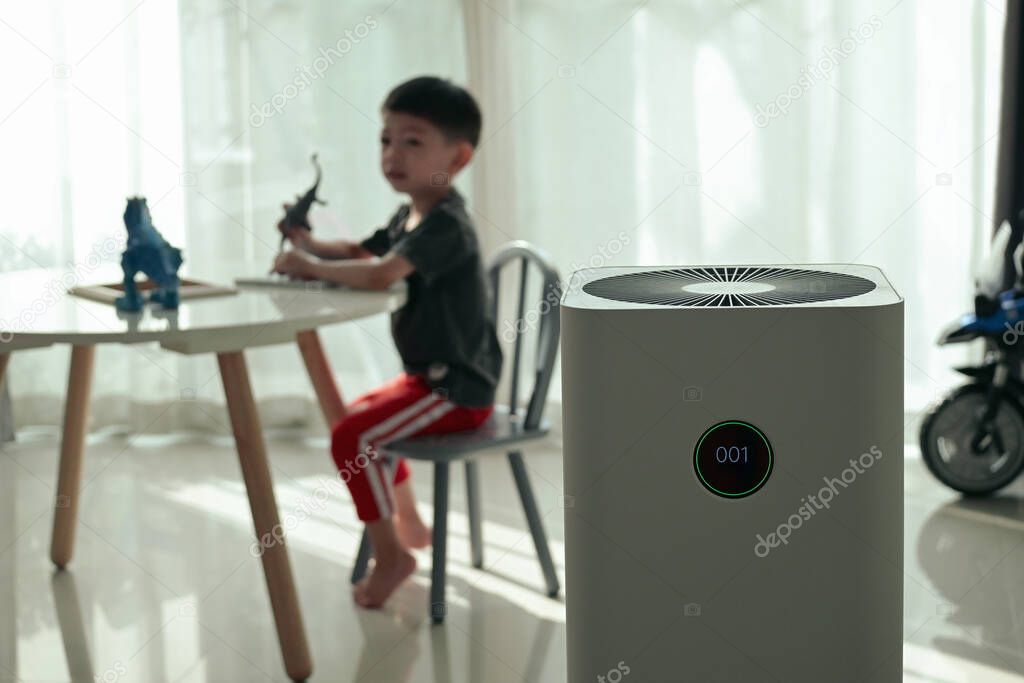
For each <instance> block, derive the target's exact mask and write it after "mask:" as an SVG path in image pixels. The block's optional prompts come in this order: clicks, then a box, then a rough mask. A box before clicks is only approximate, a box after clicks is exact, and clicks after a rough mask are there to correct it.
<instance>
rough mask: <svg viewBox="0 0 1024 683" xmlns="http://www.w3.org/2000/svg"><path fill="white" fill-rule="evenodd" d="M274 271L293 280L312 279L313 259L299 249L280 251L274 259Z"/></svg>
mask: <svg viewBox="0 0 1024 683" xmlns="http://www.w3.org/2000/svg"><path fill="white" fill-rule="evenodd" d="M273 272H275V273H281V274H282V275H287V276H288V277H290V278H292V279H295V280H311V279H313V261H312V260H311V259H310V258H309V257H308V256H306V255H305V254H303V253H302V252H301V251H298V250H296V249H291V250H289V251H282V252H281V253H280V254H278V255H277V258H275V259H274V270H273Z"/></svg>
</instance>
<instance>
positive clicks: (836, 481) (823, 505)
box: [754, 446, 882, 558]
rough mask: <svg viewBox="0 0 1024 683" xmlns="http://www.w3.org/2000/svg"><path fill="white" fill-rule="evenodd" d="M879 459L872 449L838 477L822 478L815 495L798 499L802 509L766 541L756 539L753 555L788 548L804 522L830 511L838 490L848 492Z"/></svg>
mask: <svg viewBox="0 0 1024 683" xmlns="http://www.w3.org/2000/svg"><path fill="white" fill-rule="evenodd" d="M881 459H882V449H880V448H879V447H878V446H872V447H871V448H869V449H868V450H867V452H866V453H861V454H860V457H858V458H850V466H849V467H847V468H846V469H844V470H843V471H842V472H840V473H839V476H838V477H831V478H830V477H822V481H824V482H825V485H824V486H822V487H821V488H820V489H819V490H818V493H817V494H816V495H815V494H812V495H809V496H804V497H803V498H801V499H800V501H801V503H802V504H801V505H800V507H798V508H797V510H796V512H795V513H793V514H792V515H790V516H789V519H787V520H786V521H785V522H783V523H782V524H780V525H779V526H778V528H776V529H775V531H773V532H772V533H770V534H768V537H767V538H763V537H762V536H761V534H758V535H757V543H755V544H754V554H755V555H757V556H758V557H760V558H765V557H768V555H769V554H771V552H772V549H774V548H778V547H779V546H780V545H789V537H790V536H792V535H793V532H794V531H796V530H797V529H799V528H800V527H802V526H803V524H804V522H806V521H808V520H809V519H810V518H811V517H813V516H814V515H816V514H817V513H818V510H822V509H826V510H827V509H828V508H830V507H832V501H833V500H835V498H836V496H838V495H839V487H840V486H841V487H842V488H844V489H845V488H847V487H848V486H849V485H850V484H852V483H853V482H855V481H857V477H859V476H860V475H862V474H864V473H865V472H866V471H868V470H869V469H870V468H871V467H872V466H873V465H874V464H875V463H876V462H878V461H879V460H881Z"/></svg>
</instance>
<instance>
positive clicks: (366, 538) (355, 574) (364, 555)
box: [351, 529, 373, 583]
mask: <svg viewBox="0 0 1024 683" xmlns="http://www.w3.org/2000/svg"><path fill="white" fill-rule="evenodd" d="M372 552H373V548H372V547H371V546H370V534H368V533H367V532H366V529H363V537H362V538H361V539H360V540H359V551H358V552H357V553H356V563H355V564H354V565H353V566H352V578H351V581H352V583H359V582H360V581H362V580H363V577H364V576H366V567H367V565H369V564H370V554H371V553H372Z"/></svg>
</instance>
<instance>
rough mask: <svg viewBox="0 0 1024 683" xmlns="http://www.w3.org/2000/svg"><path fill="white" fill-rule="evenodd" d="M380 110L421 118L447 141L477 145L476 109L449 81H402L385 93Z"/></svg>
mask: <svg viewBox="0 0 1024 683" xmlns="http://www.w3.org/2000/svg"><path fill="white" fill-rule="evenodd" d="M383 108H384V109H385V110H387V111H393V112H398V113H402V114H412V115H413V116H419V117H420V118H424V119H426V120H427V121H430V122H431V123H432V124H434V125H435V126H437V127H438V128H440V129H441V132H442V133H444V135H445V137H447V138H448V139H449V140H465V141H466V142H468V143H469V144H471V145H473V147H476V145H477V143H478V142H479V141H480V126H481V124H482V117H481V115H480V107H478V106H477V104H476V100H474V99H473V96H472V95H470V94H469V91H467V90H466V89H465V88H461V87H459V86H457V85H455V84H454V83H452V82H451V81H448V80H445V79H442V78H437V77H435V76H420V77H418V78H414V79H412V80H409V81H406V82H405V83H402V84H400V85H398V86H395V89H394V90H392V91H391V92H390V93H388V96H387V98H386V99H385V100H384V104H383Z"/></svg>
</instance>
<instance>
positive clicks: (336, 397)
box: [295, 330, 345, 429]
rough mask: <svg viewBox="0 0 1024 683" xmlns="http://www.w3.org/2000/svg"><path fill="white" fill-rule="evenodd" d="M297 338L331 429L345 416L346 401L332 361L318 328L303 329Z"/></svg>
mask: <svg viewBox="0 0 1024 683" xmlns="http://www.w3.org/2000/svg"><path fill="white" fill-rule="evenodd" d="M295 338H296V341H298V343H299V351H300V352H301V353H302V360H303V361H304V362H305V363H306V372H308V373H309V379H310V381H311V382H312V383H313V390H314V391H315V392H316V397H317V400H318V401H320V410H322V411H323V414H324V419H325V420H326V421H327V428H328V429H330V428H331V427H333V426H334V424H335V423H336V422H337V421H338V420H340V419H341V418H342V417H344V416H345V403H344V401H343V400H342V398H341V392H340V391H339V390H338V385H337V383H336V382H335V381H334V374H333V372H332V371H331V363H330V361H328V360H327V354H326V353H324V347H323V344H321V343H320V335H319V334H317V331H316V330H303V331H302V332H299V333H298V334H297V335H296V336H295Z"/></svg>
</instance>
